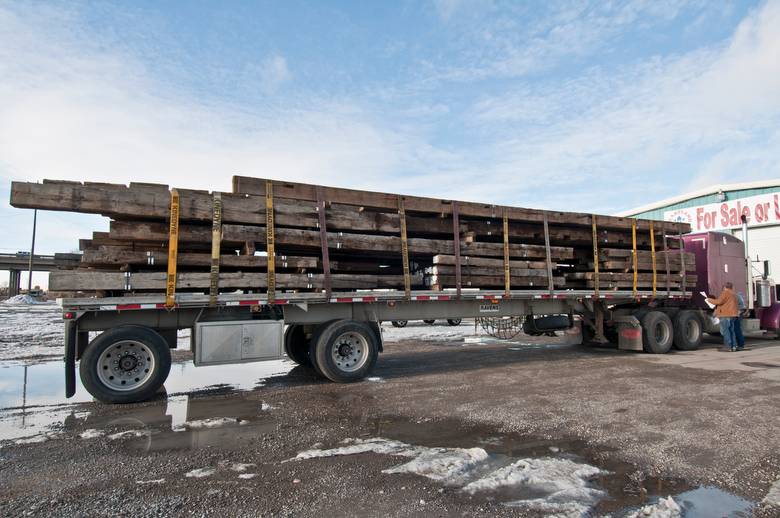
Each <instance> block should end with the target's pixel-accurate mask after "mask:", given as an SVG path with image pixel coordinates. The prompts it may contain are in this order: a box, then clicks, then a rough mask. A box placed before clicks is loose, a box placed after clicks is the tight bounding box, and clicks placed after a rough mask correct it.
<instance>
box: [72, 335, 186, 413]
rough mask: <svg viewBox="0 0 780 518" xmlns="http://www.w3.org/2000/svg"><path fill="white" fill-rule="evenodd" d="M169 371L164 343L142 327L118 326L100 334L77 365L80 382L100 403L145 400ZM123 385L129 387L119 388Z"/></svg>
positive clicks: (166, 348) (168, 355)
mask: <svg viewBox="0 0 780 518" xmlns="http://www.w3.org/2000/svg"><path fill="white" fill-rule="evenodd" d="M112 348H114V349H115V351H116V352H112ZM112 355H119V356H118V357H116V358H112ZM145 367H148V369H146V368H145ZM170 371H171V351H170V349H169V347H168V343H167V342H166V341H165V339H164V338H163V337H162V336H160V334H159V333H157V332H156V331H155V330H153V329H151V328H148V327H143V326H121V327H116V328H114V329H109V330H108V331H105V332H103V333H101V334H100V335H99V336H98V337H97V338H95V339H94V340H93V341H92V342H91V343H90V344H89V345H88V346H87V349H86V351H84V355H83V356H82V357H81V363H80V364H79V375H80V377H81V383H82V384H83V385H84V387H85V388H86V389H87V391H88V392H89V393H90V394H92V395H93V396H94V397H95V398H96V399H98V400H99V401H102V402H104V403H136V402H139V401H146V400H147V399H150V398H152V397H154V396H155V395H156V394H157V391H158V390H159V389H160V387H162V385H163V383H165V380H166V379H167V378H168V373H169V372H170ZM114 374H116V376H114ZM101 378H105V379H101ZM109 378H110V379H109ZM110 383H113V384H115V386H113V387H112V386H111V385H110ZM126 383H128V384H127V385H126V386H127V387H131V388H124V387H123V386H122V385H125V384H126Z"/></svg>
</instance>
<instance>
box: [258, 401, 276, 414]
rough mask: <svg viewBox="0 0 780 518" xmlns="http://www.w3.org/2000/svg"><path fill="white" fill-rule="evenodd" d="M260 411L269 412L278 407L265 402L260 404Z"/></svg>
mask: <svg viewBox="0 0 780 518" xmlns="http://www.w3.org/2000/svg"><path fill="white" fill-rule="evenodd" d="M260 410H262V411H263V412H267V411H269V410H276V407H275V406H272V405H270V404H268V403H266V402H265V401H263V402H262V403H261V404H260Z"/></svg>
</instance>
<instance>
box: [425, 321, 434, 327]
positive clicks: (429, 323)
mask: <svg viewBox="0 0 780 518" xmlns="http://www.w3.org/2000/svg"><path fill="white" fill-rule="evenodd" d="M423 322H425V323H426V324H428V325H429V326H432V325H433V324H435V323H436V321H435V320H423Z"/></svg>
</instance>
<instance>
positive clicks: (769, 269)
mask: <svg viewBox="0 0 780 518" xmlns="http://www.w3.org/2000/svg"><path fill="white" fill-rule="evenodd" d="M770 275H772V266H771V264H770V263H769V260H768V259H766V260H764V279H768V278H769V276H770Z"/></svg>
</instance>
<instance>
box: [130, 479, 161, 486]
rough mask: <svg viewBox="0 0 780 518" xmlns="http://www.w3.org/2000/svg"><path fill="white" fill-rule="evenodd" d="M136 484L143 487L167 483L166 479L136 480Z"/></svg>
mask: <svg viewBox="0 0 780 518" xmlns="http://www.w3.org/2000/svg"><path fill="white" fill-rule="evenodd" d="M135 483H136V484H140V485H142V486H143V485H147V484H164V483H165V479H164V478H158V479H156V480H136V481H135Z"/></svg>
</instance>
